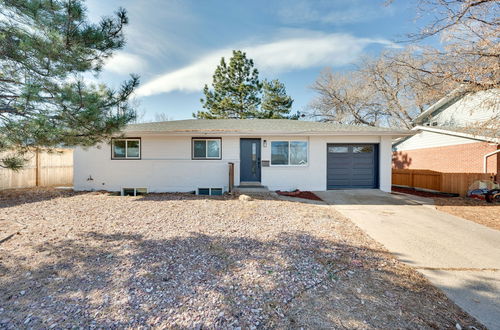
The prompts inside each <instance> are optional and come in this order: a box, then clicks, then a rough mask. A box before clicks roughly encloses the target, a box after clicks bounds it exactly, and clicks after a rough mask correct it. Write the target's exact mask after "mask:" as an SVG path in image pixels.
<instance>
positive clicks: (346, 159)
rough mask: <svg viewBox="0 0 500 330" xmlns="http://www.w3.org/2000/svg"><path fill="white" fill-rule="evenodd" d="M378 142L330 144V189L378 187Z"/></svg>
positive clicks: (328, 171) (328, 180)
mask: <svg viewBox="0 0 500 330" xmlns="http://www.w3.org/2000/svg"><path fill="white" fill-rule="evenodd" d="M377 163H378V145H377V144H328V145H327V187H328V189H345V188H378V166H377Z"/></svg>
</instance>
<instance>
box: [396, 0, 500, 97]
mask: <svg viewBox="0 0 500 330" xmlns="http://www.w3.org/2000/svg"><path fill="white" fill-rule="evenodd" d="M419 11H420V16H421V17H422V18H425V17H427V16H429V15H430V16H431V21H430V23H429V24H427V25H425V26H424V27H423V28H422V29H421V30H420V31H418V32H417V33H414V34H410V35H409V40H410V41H412V42H414V43H418V42H420V41H422V40H424V39H426V38H429V37H432V36H438V37H440V39H441V42H442V45H443V48H442V49H437V48H433V47H421V46H419V48H420V53H421V54H422V56H425V57H426V58H428V59H430V60H431V62H432V65H431V66H426V67H415V66H413V65H412V64H411V63H408V62H405V61H401V62H400V63H398V64H399V65H402V66H407V67H409V68H410V69H412V70H418V71H421V72H424V73H427V74H432V75H434V76H436V77H437V78H439V79H442V80H452V81H455V82H457V83H460V84H462V85H463V86H464V87H465V88H467V90H471V91H477V90H488V89H491V88H499V87H500V42H499V41H500V40H499V39H500V1H499V0H420V1H419Z"/></svg>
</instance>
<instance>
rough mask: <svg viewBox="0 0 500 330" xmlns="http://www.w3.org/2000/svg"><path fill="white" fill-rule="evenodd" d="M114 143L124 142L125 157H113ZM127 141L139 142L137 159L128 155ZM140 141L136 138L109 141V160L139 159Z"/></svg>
mask: <svg viewBox="0 0 500 330" xmlns="http://www.w3.org/2000/svg"><path fill="white" fill-rule="evenodd" d="M116 141H125V157H115V142H116ZM128 141H137V142H139V155H138V156H137V157H135V156H134V157H132V156H130V157H129V155H128ZM141 147H142V145H141V139H138V138H124V139H112V140H111V159H141V151H142V150H141Z"/></svg>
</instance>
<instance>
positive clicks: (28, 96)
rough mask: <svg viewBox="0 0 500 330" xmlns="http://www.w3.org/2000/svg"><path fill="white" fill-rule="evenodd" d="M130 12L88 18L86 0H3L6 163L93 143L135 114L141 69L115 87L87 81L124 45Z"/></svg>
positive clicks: (0, 60) (1, 98) (0, 127)
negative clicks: (134, 96)
mask: <svg viewBox="0 0 500 330" xmlns="http://www.w3.org/2000/svg"><path fill="white" fill-rule="evenodd" d="M127 23H128V18H127V14H126V11H125V10H124V9H119V10H118V11H117V12H116V15H115V16H114V17H104V18H102V19H101V21H100V22H99V23H98V24H94V23H91V22H89V21H88V19H87V17H86V8H85V6H84V4H83V1H82V0H51V1H48V0H0V152H4V153H3V154H4V155H5V154H6V153H5V151H8V152H10V153H7V156H3V158H1V159H0V166H2V167H7V168H11V169H20V168H22V166H23V163H24V162H23V160H24V157H25V155H26V153H27V152H28V151H30V150H33V149H40V148H53V147H59V146H76V145H83V146H91V145H94V144H96V143H98V142H101V141H105V140H106V139H107V138H109V137H110V136H111V135H113V134H115V133H116V132H118V131H119V130H120V129H122V128H123V127H124V126H125V125H126V124H127V123H128V122H130V121H131V120H133V118H134V114H135V111H133V109H132V107H131V106H130V105H129V103H128V99H129V96H130V95H131V93H132V92H133V90H134V89H135V88H136V87H137V85H138V83H139V81H138V77H137V76H135V75H132V76H131V79H130V80H128V81H126V82H124V83H123V84H122V86H121V88H120V89H118V90H113V89H110V88H108V87H106V86H105V85H103V84H99V85H96V84H89V83H86V82H85V81H84V79H83V77H84V76H85V75H88V74H97V73H98V72H99V71H100V70H101V68H102V66H103V63H104V61H105V60H106V59H107V58H109V57H110V56H112V54H113V52H114V51H116V50H119V49H121V48H123V46H124V43H125V40H124V35H123V27H124V26H125V25H126V24H127Z"/></svg>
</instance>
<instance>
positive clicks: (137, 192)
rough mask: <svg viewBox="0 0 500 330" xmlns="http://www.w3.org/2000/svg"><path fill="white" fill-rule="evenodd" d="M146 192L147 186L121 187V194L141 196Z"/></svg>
mask: <svg viewBox="0 0 500 330" xmlns="http://www.w3.org/2000/svg"><path fill="white" fill-rule="evenodd" d="M147 193H148V189H147V188H123V189H122V196H142V195H146V194H147Z"/></svg>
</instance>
